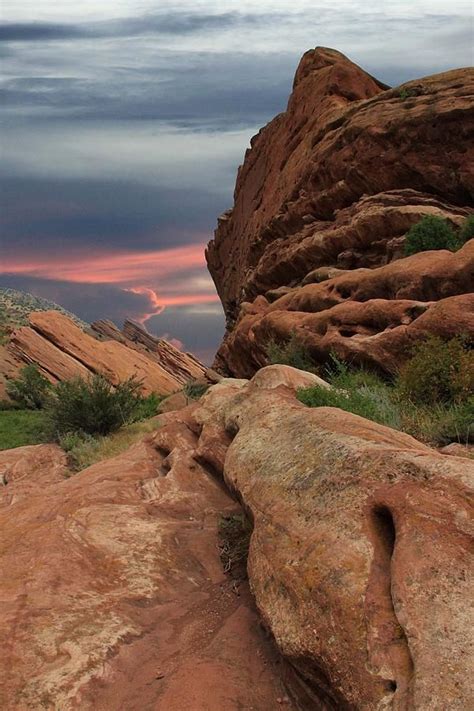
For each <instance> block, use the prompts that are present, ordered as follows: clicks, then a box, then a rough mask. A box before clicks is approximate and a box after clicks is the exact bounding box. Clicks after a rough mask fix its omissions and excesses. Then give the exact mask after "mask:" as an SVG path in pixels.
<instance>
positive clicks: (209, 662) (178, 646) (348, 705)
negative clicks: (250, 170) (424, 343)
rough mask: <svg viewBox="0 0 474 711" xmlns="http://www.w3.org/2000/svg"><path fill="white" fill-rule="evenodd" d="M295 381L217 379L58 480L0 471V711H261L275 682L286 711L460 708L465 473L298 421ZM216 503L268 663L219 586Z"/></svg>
mask: <svg viewBox="0 0 474 711" xmlns="http://www.w3.org/2000/svg"><path fill="white" fill-rule="evenodd" d="M312 377H313V376H311V375H310V374H308V373H304V372H301V371H296V370H295V369H293V368H287V367H280V366H272V367H269V368H265V369H263V370H261V371H260V372H259V374H258V375H257V376H256V377H255V378H254V379H253V380H252V381H250V382H248V381H245V380H232V379H222V380H221V381H220V382H219V383H218V384H216V385H214V386H213V387H211V388H210V389H209V390H208V392H207V393H206V395H204V396H203V397H202V398H201V400H200V401H198V402H195V403H193V404H192V405H190V406H188V407H185V408H183V409H181V410H179V411H175V412H167V413H165V414H163V415H161V416H160V417H159V424H160V425H161V426H160V428H159V429H158V430H157V432H156V433H154V434H151V435H148V436H147V437H146V438H145V439H144V440H143V441H142V442H141V443H138V444H136V445H134V446H133V447H131V448H130V449H129V450H128V451H127V452H125V453H124V454H122V455H120V456H118V457H116V458H114V459H111V460H108V461H105V462H102V463H99V464H96V465H94V466H92V467H89V468H88V469H86V470H84V471H82V472H80V473H79V474H76V475H74V476H71V477H69V478H66V477H67V476H68V472H67V469H66V467H65V459H64V454H62V453H61V451H60V450H59V449H58V448H56V447H52V446H50V445H47V446H43V445H42V446H40V447H25V448H20V449H18V450H13V451H10V452H3V453H0V474H1V473H2V472H3V473H4V478H5V484H4V486H3V493H4V498H3V502H2V505H1V506H0V526H1V529H2V536H1V537H0V591H1V599H2V605H1V606H0V660H1V661H0V664H1V667H2V687H1V688H2V691H1V694H2V695H1V696H0V706H1V708H2V709H3V708H4V709H6V711H26V709H28V711H29V709H36V708H51V709H61V711H63V710H64V711H69V709H71V710H72V709H77V708H80V709H85V710H87V709H94V710H95V709H98V710H99V711H119V709H124V708H126V709H130V711H134V710H135V709H137V711H138V709H140V710H142V709H143V710H145V709H150V710H151V709H154V710H156V711H182V710H183V709H188V708H189V709H192V710H193V711H221V709H223V708H228V709H230V710H233V709H235V711H237V709H252V708H253V709H255V710H256V711H257V710H258V711H267V709H268V710H270V709H276V708H279V707H280V706H281V705H282V702H283V700H284V699H285V691H284V690H283V689H282V687H281V679H283V680H284V681H285V683H286V684H287V685H288V690H289V694H290V696H291V698H292V699H293V700H294V702H295V704H296V706H295V708H299V709H305V711H306V710H307V711H314V710H315V709H321V710H331V709H334V711H336V710H337V711H339V710H340V709H348V710H349V709H351V710H354V711H376V710H380V709H392V710H393V711H402V710H403V711H408V710H410V711H411V709H414V710H415V711H425V709H430V711H445V710H446V709H449V710H450V711H461V709H462V710H463V711H464V709H466V708H469V707H470V704H471V700H472V691H473V690H472V675H470V669H471V668H472V664H473V661H474V659H473V644H472V643H473V638H472V634H473V633H472V630H473V629H474V627H473V625H472V619H471V618H470V610H469V608H468V607H467V606H466V601H467V600H469V587H468V586H469V567H470V566H472V558H470V557H469V556H470V545H471V550H472V530H471V520H472V511H471V510H470V508H469V505H470V503H469V496H470V494H471V489H472V482H473V478H474V461H472V460H469V459H463V458H460V457H457V456H453V455H451V456H447V455H443V454H439V453H437V452H435V451H434V450H431V449H430V448H428V447H426V446H424V445H421V444H420V443H419V442H417V441H416V440H414V439H412V438H411V437H409V436H408V435H405V434H402V433H399V432H395V431H394V430H391V429H389V428H386V427H383V426H380V425H377V424H374V423H372V422H368V421H367V420H364V419H362V418H360V417H358V416H356V415H351V414H348V413H344V412H342V411H340V410H337V409H332V408H316V409H314V410H312V409H309V408H306V407H305V406H303V405H302V404H301V403H299V402H298V401H297V400H296V399H295V397H294V390H295V389H297V388H298V387H301V386H304V385H307V384H308V379H311V378H312ZM5 475H6V476H5ZM222 482H225V483H226V485H227V487H229V488H230V490H231V492H233V493H234V494H235V496H236V498H238V499H239V500H240V501H241V502H242V504H243V506H244V508H245V510H246V511H247V512H248V513H249V515H250V518H251V520H252V522H253V533H252V537H251V543H250V556H249V565H248V568H249V576H250V583H251V587H252V590H253V593H254V595H255V600H256V603H257V605H258V609H259V611H260V614H261V616H262V618H263V621H264V624H265V626H266V627H267V628H268V630H270V632H271V633H272V636H273V637H274V639H275V641H276V644H277V647H278V648H279V650H280V651H281V653H282V654H283V656H284V658H285V659H286V663H285V664H281V663H278V660H277V659H275V656H274V655H273V653H272V652H271V649H270V647H269V645H268V643H266V642H265V641H264V639H263V638H262V636H261V632H260V628H259V625H258V617H257V615H256V613H255V610H254V608H253V606H252V602H251V600H250V598H249V596H248V592H247V589H246V587H245V585H241V587H240V588H239V590H238V593H239V594H238V595H237V594H235V592H232V585H231V583H230V582H229V581H228V580H227V581H226V579H225V578H224V576H223V573H222V568H221V565H220V561H219V557H218V550H217V524H218V520H219V517H220V515H221V514H223V513H224V514H231V513H232V512H237V511H239V507H238V504H237V503H236V501H235V500H234V499H232V498H231V497H230V496H229V493H228V492H227V491H226V490H225V488H224V486H223V483H222ZM283 707H284V708H288V709H291V708H292V702H289V701H288V702H286V701H285V703H284V705H283Z"/></svg>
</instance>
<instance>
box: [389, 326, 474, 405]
mask: <svg viewBox="0 0 474 711" xmlns="http://www.w3.org/2000/svg"><path fill="white" fill-rule="evenodd" d="M397 388H398V389H399V392H400V395H401V397H402V399H405V400H409V401H411V402H413V403H414V404H416V405H437V404H445V405H451V404H454V403H456V402H461V401H465V400H466V399H467V398H468V397H469V396H470V395H472V394H473V392H474V352H473V351H472V350H470V349H469V344H468V342H467V341H466V339H464V338H461V337H457V338H452V339H451V340H449V341H443V340H442V339H441V338H439V337H438V336H429V337H428V338H427V339H426V340H425V341H423V342H421V343H419V344H417V345H416V346H415V348H414V349H413V355H412V358H411V359H410V360H409V361H408V363H407V364H406V365H405V366H403V368H401V370H400V374H399V377H398V381H397Z"/></svg>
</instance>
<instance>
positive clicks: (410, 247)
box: [405, 215, 458, 256]
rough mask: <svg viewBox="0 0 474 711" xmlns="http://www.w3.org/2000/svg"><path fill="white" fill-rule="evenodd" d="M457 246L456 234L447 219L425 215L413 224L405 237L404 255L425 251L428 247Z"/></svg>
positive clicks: (455, 247) (449, 247) (453, 249)
mask: <svg viewBox="0 0 474 711" xmlns="http://www.w3.org/2000/svg"><path fill="white" fill-rule="evenodd" d="M457 248H458V241H457V236H456V234H455V233H454V230H453V229H452V227H451V225H450V224H449V222H448V221H447V220H444V219H443V218H442V217H437V216H436V215H426V216H425V217H423V218H422V219H421V220H420V221H419V222H418V223H417V224H416V225H413V227H411V228H410V229H409V231H408V233H407V236H406V238H405V255H406V256H410V255H412V254H416V253H417V252H426V251H427V250H430V249H450V250H452V251H455V250H456V249H457Z"/></svg>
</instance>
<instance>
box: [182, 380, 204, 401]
mask: <svg viewBox="0 0 474 711" xmlns="http://www.w3.org/2000/svg"><path fill="white" fill-rule="evenodd" d="M209 387H210V383H205V382H201V381H200V380H190V381H189V382H187V383H186V385H185V386H184V388H183V392H184V394H185V395H187V396H188V397H189V398H191V400H199V398H200V397H202V396H203V395H204V393H206V392H207V390H208V389H209Z"/></svg>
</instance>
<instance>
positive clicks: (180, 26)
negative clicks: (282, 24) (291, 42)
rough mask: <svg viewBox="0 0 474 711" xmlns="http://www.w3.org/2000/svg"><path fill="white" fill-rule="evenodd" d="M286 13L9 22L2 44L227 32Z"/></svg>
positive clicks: (1, 27)
mask: <svg viewBox="0 0 474 711" xmlns="http://www.w3.org/2000/svg"><path fill="white" fill-rule="evenodd" d="M278 17H280V18H281V19H282V20H283V19H285V18H286V19H287V18H288V16H287V15H285V14H284V13H275V12H274V13H268V14H267V13H261V12H260V13H248V14H245V13H241V12H216V13H212V14H203V13H197V12H192V13H189V12H162V13H147V14H144V15H141V16H135V17H133V16H132V17H123V18H120V19H113V20H107V21H100V22H82V23H78V24H58V23H52V22H7V23H4V24H2V25H0V42H38V41H54V40H70V39H98V38H103V39H105V38H111V37H116V38H119V37H135V36H140V35H151V34H160V35H189V34H193V33H197V32H203V31H204V32H213V31H216V30H222V29H227V28H230V27H232V28H235V27H240V28H243V27H245V26H247V25H251V26H253V27H254V26H255V25H256V24H260V23H268V22H269V20H273V21H274V20H275V19H277V18H278Z"/></svg>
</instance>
